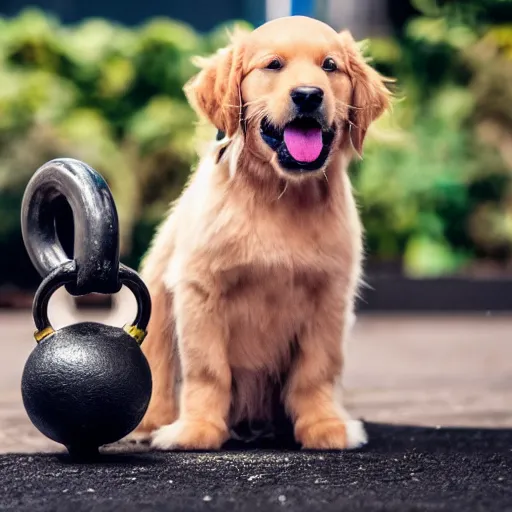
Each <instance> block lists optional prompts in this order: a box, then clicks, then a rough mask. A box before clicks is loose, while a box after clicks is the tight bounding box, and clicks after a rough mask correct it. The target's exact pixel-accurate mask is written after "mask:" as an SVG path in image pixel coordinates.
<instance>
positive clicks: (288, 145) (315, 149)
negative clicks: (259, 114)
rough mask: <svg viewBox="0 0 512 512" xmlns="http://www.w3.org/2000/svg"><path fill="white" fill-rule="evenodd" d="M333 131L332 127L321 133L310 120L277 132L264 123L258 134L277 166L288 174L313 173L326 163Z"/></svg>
mask: <svg viewBox="0 0 512 512" xmlns="http://www.w3.org/2000/svg"><path fill="white" fill-rule="evenodd" d="M335 132H336V130H335V127H334V125H333V126H332V127H331V128H329V129H322V126H321V125H320V123H319V122H318V121H317V120H316V119H313V118H310V117H301V118H297V119H294V120H293V121H291V122H290V123H288V124H286V125H285V127H284V128H278V127H276V126H274V125H273V124H272V123H270V122H269V121H268V119H264V120H263V121H262V122H261V126H260V133H261V137H262V139H263V140H264V141H265V142H266V143H267V145H268V146H269V147H270V148H272V149H273V150H274V151H275V152H276V153H277V158H278V160H279V164H280V165H281V167H282V168H283V169H286V170H287V171H292V172H293V171H295V172H303V171H316V170H318V169H320V168H321V167H322V166H323V165H324V164H325V162H326V160H327V157H328V156H329V152H330V149H331V144H332V141H333V139H334V134H335Z"/></svg>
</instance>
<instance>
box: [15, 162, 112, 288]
mask: <svg viewBox="0 0 512 512" xmlns="http://www.w3.org/2000/svg"><path fill="white" fill-rule="evenodd" d="M62 198H64V199H65V200H66V201H67V202H68V204H69V205H70V206H71V209H72V211H73V220H74V231H75V243H74V250H73V258H74V261H75V263H76V265H75V276H74V277H75V280H74V281H71V280H68V281H66V282H65V286H66V289H67V291H68V292H69V293H70V294H71V295H75V296H76V295H86V294H88V293H92V292H96V293H108V294H112V293H117V292H118V291H119V290H120V289H121V282H120V275H119V220H118V216H117V210H116V206H115V203H114V199H113V197H112V194H111V192H110V189H109V187H108V185H107V183H106V182H105V180H104V179H103V178H102V176H101V175H100V174H98V173H97V172H96V171H94V170H93V169H92V168H91V167H89V166H88V165H87V164H85V163H84V162H81V161H79V160H74V159H72V158H61V159H57V160H51V161H50V162H47V163H46V164H44V165H43V166H42V167H40V168H39V169H38V170H37V171H36V172H35V174H34V175H33V176H32V178H31V180H30V181H29V183H28V185H27V188H26V190H25V194H24V196H23V203H22V207H21V227H22V234H23V241H24V243H25V247H26V249H27V252H28V254H29V256H30V259H31V261H32V264H33V265H34V267H35V268H36V269H37V271H38V272H39V274H40V275H41V277H43V278H46V276H49V275H50V274H51V273H52V272H54V271H55V269H57V268H59V267H61V266H62V265H63V264H65V263H70V262H71V261H72V260H70V259H69V258H68V256H67V255H66V253H65V251H64V249H63V248H62V245H61V244H60V242H59V239H58V236H57V230H56V224H55V217H54V211H53V209H52V206H53V204H54V202H55V201H56V200H58V199H62ZM62 275H65V273H63V274H62Z"/></svg>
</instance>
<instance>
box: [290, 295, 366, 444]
mask: <svg viewBox="0 0 512 512" xmlns="http://www.w3.org/2000/svg"><path fill="white" fill-rule="evenodd" d="M344 301H346V298H344V297H343V296H339V295H338V294H337V293H334V291H333V290H330V291H328V292H326V294H325V296H323V297H322V298H321V300H320V304H319V308H318V310H317V312H316V314H315V315H314V317H313V318H311V319H310V320H308V321H307V322H306V324H305V325H304V328H303V330H302V332H301V333H300V335H299V337H298V343H299V346H298V353H297V355H296V358H295V360H294V363H293V366H292V369H291V372H290V375H289V378H288V382H287V386H286V389H285V404H286V408H287V411H288V413H289V414H290V416H291V418H292V420H293V422H294V428H295V438H296V440H297V441H298V442H299V443H301V444H302V446H303V448H306V449H318V450H321V449H325V450H328V449H347V448H355V447H358V446H361V445H363V444H364V443H365V442H366V435H365V432H364V428H363V426H362V424H361V423H360V422H356V421H351V420H350V419H349V418H348V416H347V415H346V413H345V412H344V410H343V406H342V404H341V403H340V402H339V400H340V397H339V394H338V393H337V391H338V389H337V387H338V386H339V380H340V377H341V371H342V366H343V352H342V344H343V342H344V338H345V337H346V335H347V333H348V331H349V329H350V327H351V325H350V324H351V323H352V319H353V314H352V305H351V304H350V306H346V307H343V303H344Z"/></svg>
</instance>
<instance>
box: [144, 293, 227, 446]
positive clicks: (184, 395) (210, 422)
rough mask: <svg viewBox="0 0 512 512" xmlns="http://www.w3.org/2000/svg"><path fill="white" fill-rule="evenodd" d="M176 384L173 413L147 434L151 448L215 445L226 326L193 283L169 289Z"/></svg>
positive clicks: (223, 417) (223, 419)
mask: <svg viewBox="0 0 512 512" xmlns="http://www.w3.org/2000/svg"><path fill="white" fill-rule="evenodd" d="M175 315H176V330H177V334H178V345H179V353H180V363H181V373H182V386H181V396H180V411H179V418H178V420H177V421H176V422H174V423H173V424H171V425H167V426H165V427H162V428H160V429H159V430H157V431H156V433H155V434H154V436H153V442H152V445H153V447H155V448H159V449H163V450H169V449H182V450H215V449H219V448H220V447H221V446H222V444H223V443H224V442H225V441H226V440H227V438H228V426H227V419H228V414H229V407H230V401H231V369H230V366H229V362H228V354H227V336H226V326H225V325H224V323H223V322H222V321H221V318H220V314H219V313H218V309H217V307H216V304H215V303H212V299H211V298H210V296H209V295H208V294H207V293H206V292H205V291H204V290H202V289H201V288H200V287H198V286H196V285H194V284H186V285H182V286H180V289H178V290H176V293H175Z"/></svg>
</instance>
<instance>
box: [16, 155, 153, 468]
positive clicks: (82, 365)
mask: <svg viewBox="0 0 512 512" xmlns="http://www.w3.org/2000/svg"><path fill="white" fill-rule="evenodd" d="M63 198H64V199H65V200H66V201H67V202H68V203H69V205H70V206H71V209H72V212H73V220H74V231H75V244H74V254H73V259H71V258H68V256H67V255H66V253H65V252H64V250H63V248H62V246H61V244H60V242H59V240H58V236H57V232H56V219H55V208H54V205H55V204H56V202H57V201H62V199H63ZM22 230H23V239H24V242H25V246H26V248H27V251H28V253H29V255H30V258H31V260H32V263H33V264H34V266H35V267H36V268H37V270H38V271H39V273H40V274H41V275H42V276H43V277H44V279H43V281H42V283H41V285H40V287H39V288H38V290H37V292H36V295H35V298H34V303H33V316H34V322H35V325H36V328H37V331H36V333H35V339H36V341H37V343H38V344H37V346H36V348H35V349H34V351H33V352H32V353H31V355H30V356H29V358H28V360H27V363H26V365H25V369H24V372H23V376H22V396H23V403H24V405H25V408H26V410H27V413H28V416H29V418H30V419H31V421H32V422H33V423H34V425H35V426H36V427H37V428H38V429H39V430H40V431H41V432H42V433H43V434H44V435H46V436H47V437H49V438H50V439H52V440H54V441H57V442H58V443H62V444H63V445H65V446H66V447H67V449H68V451H69V453H70V454H71V455H72V456H75V457H77V458H89V457H93V456H95V455H97V453H98V447H100V446H102V445H104V444H108V443H113V442H115V441H118V440H119V439H121V438H122V437H124V436H126V435H127V434H129V433H130V432H131V431H132V430H133V429H134V428H135V427H136V426H137V425H138V424H139V422H140V421H141V420H142V418H143V416H144V414H145V412H146V410H147V407H148V404H149V400H150V398H151V390H152V382H151V372H150V368H149V365H148V362H147V360H146V358H145V357H144V355H143V353H142V351H141V349H140V344H141V343H142V341H143V339H144V337H145V334H146V328H147V324H148V322H149V318H150V314H151V300H150V296H149V292H148V290H147V288H146V286H145V285H144V283H143V282H142V280H141V279H140V277H139V276H138V275H137V273H136V272H134V271H133V270H131V269H129V268H128V267H126V266H124V265H122V264H120V263H119V234H118V218H117V211H116V208H115V204H114V200H113V198H112V195H111V193H110V190H109V188H108V186H107V184H106V182H105V181H104V180H103V178H102V177H101V176H100V175H99V174H98V173H97V172H96V171H94V170H93V169H92V168H90V167H89V166H87V165H86V164H84V163H83V162H79V161H77V160H72V159H61V160H52V161H51V162H48V163H47V164H45V165H43V166H42V167H41V168H40V169H39V170H38V171H37V172H36V173H35V174H34V176H33V177H32V179H31V180H30V182H29V184H28V186H27V189H26V191H25V195H24V198H23V204H22ZM122 285H126V286H127V287H128V288H129V289H130V290H131V291H132V292H133V294H134V295H135V298H136V300H137V308H138V311H137V316H136V318H135V321H134V322H133V323H132V324H130V325H127V326H125V327H124V328H123V329H121V328H116V327H111V326H107V325H103V324H100V323H94V322H84V323H79V324H74V325H70V326H67V327H64V328H62V329H58V330H54V329H53V327H52V326H51V324H50V321H49V319H48V303H49V300H50V297H51V296H52V294H53V293H54V292H55V291H56V290H57V289H58V288H59V287H61V286H65V287H66V289H67V290H68V292H69V293H71V294H72V295H74V296H79V295H85V294H87V293H91V292H97V293H117V292H118V291H119V290H120V289H121V287H122Z"/></svg>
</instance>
